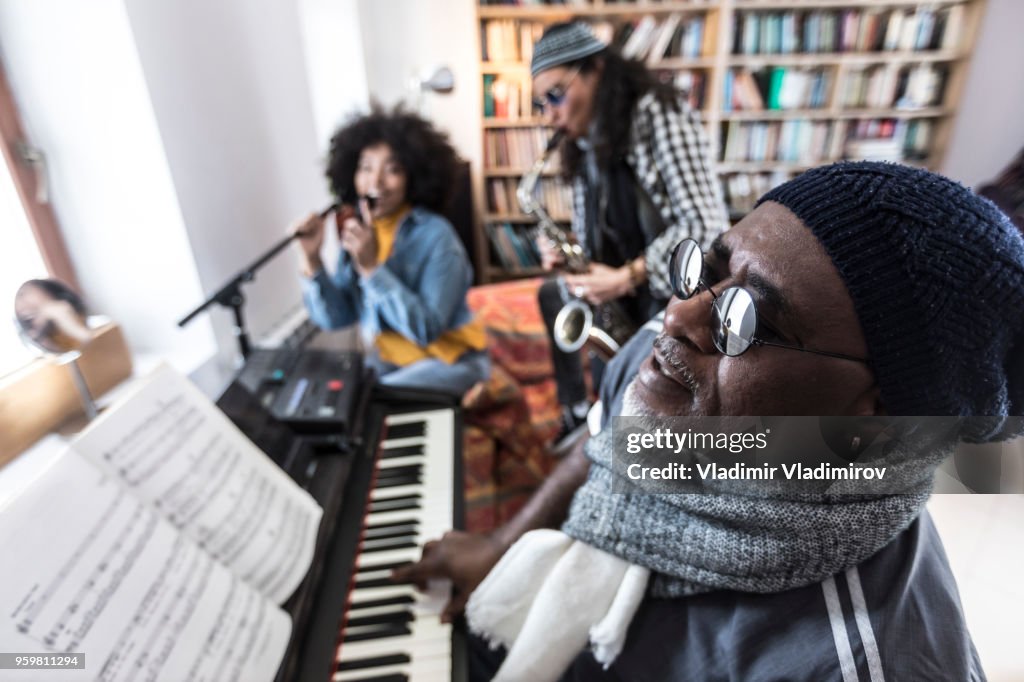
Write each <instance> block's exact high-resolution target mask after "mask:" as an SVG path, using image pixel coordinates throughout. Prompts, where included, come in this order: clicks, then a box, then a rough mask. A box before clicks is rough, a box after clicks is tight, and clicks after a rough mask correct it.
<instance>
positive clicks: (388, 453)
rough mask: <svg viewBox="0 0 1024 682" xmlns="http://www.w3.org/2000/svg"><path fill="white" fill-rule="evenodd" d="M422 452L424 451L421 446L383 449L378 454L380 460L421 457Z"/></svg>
mask: <svg viewBox="0 0 1024 682" xmlns="http://www.w3.org/2000/svg"><path fill="white" fill-rule="evenodd" d="M424 452H425V450H424V448H423V446H422V445H401V446H399V447H397V448H384V450H382V451H381V453H380V458H381V459H395V458H398V457H422V456H423V454H424Z"/></svg>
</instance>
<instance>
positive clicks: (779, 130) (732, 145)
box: [722, 119, 837, 165]
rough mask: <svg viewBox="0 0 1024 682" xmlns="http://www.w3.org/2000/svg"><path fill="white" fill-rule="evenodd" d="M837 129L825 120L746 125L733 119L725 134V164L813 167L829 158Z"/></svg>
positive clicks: (766, 122)
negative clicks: (778, 163)
mask: <svg viewBox="0 0 1024 682" xmlns="http://www.w3.org/2000/svg"><path fill="white" fill-rule="evenodd" d="M836 130H837V127H836V126H835V125H833V123H832V122H828V121H811V120H807V119H792V120H787V121H765V122H760V121H758V122H745V121H737V120H732V121H730V122H729V123H728V126H727V128H726V135H725V148H724V153H723V159H722V160H723V161H725V162H758V163H760V162H769V161H775V162H782V163H800V164H805V165H806V164H814V163H820V162H823V161H827V160H828V159H829V158H830V149H831V141H832V139H833V138H832V136H833V135H835V134H836Z"/></svg>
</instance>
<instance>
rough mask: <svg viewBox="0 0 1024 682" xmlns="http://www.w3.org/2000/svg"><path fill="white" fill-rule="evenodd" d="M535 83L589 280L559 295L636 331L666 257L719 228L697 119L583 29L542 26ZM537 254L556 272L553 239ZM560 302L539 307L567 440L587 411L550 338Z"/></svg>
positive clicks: (657, 302) (665, 294)
mask: <svg viewBox="0 0 1024 682" xmlns="http://www.w3.org/2000/svg"><path fill="white" fill-rule="evenodd" d="M531 74H532V76H533V94H534V104H535V106H538V107H540V108H541V109H542V110H543V111H544V115H545V119H546V122H547V123H548V124H549V125H551V126H553V127H554V128H555V130H556V131H558V132H562V133H564V135H563V138H562V142H561V145H560V147H559V156H560V159H561V173H562V175H563V177H564V179H565V180H567V181H568V182H570V183H571V184H572V188H573V214H572V231H573V235H574V237H575V238H576V239H578V240H579V242H580V245H581V246H582V247H583V251H584V252H585V253H586V255H587V257H588V258H589V259H590V263H591V265H590V269H589V271H587V272H586V273H582V274H567V275H565V285H567V287H566V288H567V289H568V291H569V293H570V294H572V295H573V296H576V297H577V298H581V299H584V300H586V301H588V302H589V303H591V304H594V305H600V304H604V303H607V302H609V301H618V302H619V307H621V308H622V309H623V310H624V311H625V313H626V314H627V315H628V316H629V317H630V318H632V321H633V322H634V323H635V325H636V327H639V326H640V325H642V324H643V323H644V322H645V321H646V320H647V319H649V318H650V317H651V316H652V315H653V314H654V313H656V312H657V311H658V310H660V309H661V308H663V307H664V306H665V304H666V303H667V301H668V299H669V297H670V296H671V285H670V283H669V278H668V272H667V268H666V265H665V264H666V263H667V262H668V256H669V254H670V252H671V250H672V248H673V247H674V246H675V245H676V244H677V243H678V242H679V241H680V240H681V239H684V238H686V237H691V238H693V239H695V240H696V241H697V242H698V243H700V244H701V245H702V246H703V247H705V248H706V247H707V246H708V245H709V244H710V242H711V241H712V240H713V239H714V238H715V237H716V236H717V235H718V234H719V233H720V232H721V231H722V230H723V229H725V227H726V225H727V214H726V210H725V205H724V202H723V199H722V192H721V188H720V186H719V184H718V181H717V179H716V178H715V176H714V174H713V173H712V170H711V159H710V151H709V146H708V141H707V137H706V136H705V134H704V131H703V129H702V128H701V125H700V121H699V116H698V114H697V113H695V112H693V111H691V110H690V108H689V106H688V105H687V104H686V102H685V101H684V99H683V98H682V97H681V95H680V93H679V92H678V91H676V90H675V89H674V88H672V87H671V86H669V85H666V84H663V83H661V82H659V81H658V79H657V78H656V76H655V75H654V74H652V73H651V72H649V71H648V70H647V69H646V67H645V66H644V65H643V64H642V63H640V62H636V61H629V60H626V59H624V58H623V57H622V56H621V55H620V54H619V53H618V52H617V51H616V50H615V49H614V48H611V47H608V46H606V45H605V44H604V43H602V42H601V41H599V40H598V39H597V37H595V36H594V34H593V33H592V32H591V31H590V29H589V28H588V27H587V26H586V25H585V24H582V23H578V22H577V23H564V24H555V25H553V26H551V27H549V28H548V29H547V31H545V33H544V35H543V36H542V37H541V38H540V40H539V41H537V44H536V45H535V46H534V51H533V61H532V64H531ZM537 247H538V250H539V252H540V255H541V261H542V265H543V267H544V268H545V269H547V270H553V269H556V268H558V267H560V266H561V265H563V261H564V258H563V256H562V253H561V252H560V251H559V250H557V249H556V248H554V244H552V243H551V242H550V240H548V239H547V238H545V237H543V236H541V237H539V238H538V240H537ZM563 292H564V289H563V287H562V285H561V284H559V283H557V282H556V281H554V280H551V281H549V282H546V283H545V284H544V285H543V286H542V287H541V290H540V293H539V296H538V297H539V303H540V307H541V312H542V314H543V316H544V320H545V323H546V325H547V327H548V332H549V338H550V340H551V342H552V343H551V347H552V355H553V357H552V359H553V361H554V366H555V378H556V381H557V383H558V398H559V401H560V402H561V404H562V405H563V412H564V422H565V424H564V426H563V433H564V432H567V431H569V430H571V429H572V428H573V427H575V426H576V425H578V424H579V423H580V422H582V420H583V419H584V417H585V415H586V411H587V409H588V403H587V396H586V389H585V386H584V383H583V372H582V365H581V362H580V356H579V353H567V352H564V351H562V350H560V349H559V348H558V347H557V346H556V344H555V340H554V336H553V328H554V321H555V318H556V317H557V316H558V313H559V311H560V310H561V308H562V307H563V305H564V299H563ZM597 383H598V382H595V385H597Z"/></svg>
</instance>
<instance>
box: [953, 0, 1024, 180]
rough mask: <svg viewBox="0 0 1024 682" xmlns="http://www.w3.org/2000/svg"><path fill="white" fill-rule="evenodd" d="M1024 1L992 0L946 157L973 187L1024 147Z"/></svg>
mask: <svg viewBox="0 0 1024 682" xmlns="http://www.w3.org/2000/svg"><path fill="white" fill-rule="evenodd" d="M1022 26H1024V2H1021V0H988V3H987V9H986V11H985V17H984V18H983V20H982V24H981V30H980V33H979V35H978V40H977V43H976V46H975V50H974V57H973V59H972V60H971V64H970V67H969V70H968V76H967V83H966V86H965V88H964V92H963V96H962V99H961V103H960V109H959V111H958V113H957V117H956V122H955V124H954V127H953V135H952V137H951V139H950V145H949V149H948V150H947V152H946V158H945V160H944V162H943V168H942V172H943V173H944V174H946V175H948V176H950V177H952V178H955V179H956V180H959V181H961V182H963V183H964V184H965V185H967V186H968V187H977V186H978V185H980V184H983V183H985V182H988V181H989V180H992V179H993V178H994V177H995V176H996V175H998V174H999V172H1000V171H1001V170H1002V169H1003V168H1004V167H1006V166H1007V165H1008V164H1009V162H1010V160H1011V159H1013V157H1014V156H1016V155H1017V153H1018V152H1019V151H1020V150H1021V148H1022V147H1024V88H1022V87H1021V85H1020V84H1021V75H1020V69H1021V66H1022V65H1024V40H1021V36H1020V30H1021V27H1022Z"/></svg>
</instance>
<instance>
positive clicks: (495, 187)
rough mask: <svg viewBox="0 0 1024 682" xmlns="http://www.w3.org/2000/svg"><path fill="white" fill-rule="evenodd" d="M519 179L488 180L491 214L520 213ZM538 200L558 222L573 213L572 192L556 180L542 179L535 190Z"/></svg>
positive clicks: (488, 206) (488, 200)
mask: <svg viewBox="0 0 1024 682" xmlns="http://www.w3.org/2000/svg"><path fill="white" fill-rule="evenodd" d="M518 185H519V180H518V179H517V178H489V179H488V180H487V208H488V210H489V211H490V212H491V213H498V214H502V215H509V214H512V213H518V212H519V203H518V201H517V200H516V188H517V187H518ZM535 192H536V193H537V200H538V201H540V203H541V204H542V205H543V206H544V207H545V208H546V209H547V212H548V214H550V215H551V216H552V217H553V218H555V219H556V220H557V219H559V217H562V216H567V215H569V214H570V213H571V211H572V191H571V189H570V188H569V186H568V185H566V184H565V183H563V182H560V181H559V180H557V179H556V178H542V179H541V181H540V182H539V183H537V188H536V189H535Z"/></svg>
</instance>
